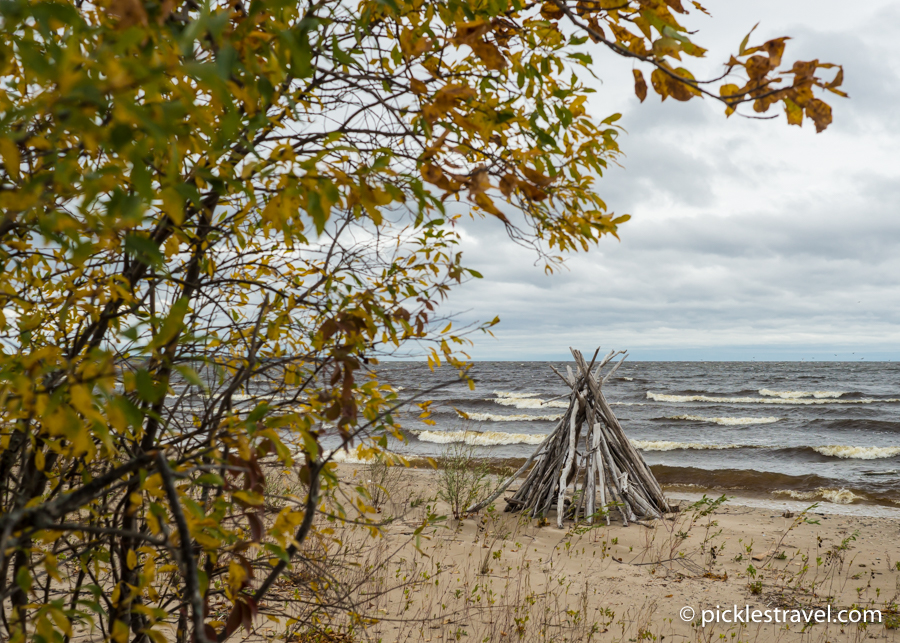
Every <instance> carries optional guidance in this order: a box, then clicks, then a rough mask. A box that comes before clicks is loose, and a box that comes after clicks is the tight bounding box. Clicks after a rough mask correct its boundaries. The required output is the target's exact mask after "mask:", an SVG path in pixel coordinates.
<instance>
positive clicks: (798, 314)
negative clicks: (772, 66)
mask: <svg viewBox="0 0 900 643" xmlns="http://www.w3.org/2000/svg"><path fill="white" fill-rule="evenodd" d="M703 4H704V6H706V7H707V8H708V9H709V10H710V11H711V13H712V14H713V17H712V18H705V17H704V18H702V19H698V20H696V21H695V22H694V23H692V24H691V25H690V27H691V28H699V29H700V32H699V33H698V34H697V35H696V36H694V41H695V42H698V43H699V44H701V45H703V46H705V47H707V48H708V49H710V53H709V54H708V59H707V61H706V62H704V63H703V64H704V65H706V70H707V71H708V72H709V76H712V75H714V74H715V72H716V70H717V69H721V66H720V65H721V62H722V61H724V60H727V56H728V54H729V53H732V52H736V50H737V46H738V44H739V43H740V41H741V40H742V38H743V37H744V35H745V34H746V33H747V31H749V29H750V28H751V27H752V26H753V25H754V24H755V23H756V22H760V25H759V27H758V28H757V30H756V32H755V33H754V37H753V38H752V39H751V44H752V43H753V42H757V43H759V42H762V41H763V40H765V39H768V38H771V37H777V36H782V35H789V36H792V38H793V39H792V40H791V41H789V42H788V47H787V50H786V53H785V60H786V61H787V60H796V59H800V60H809V59H812V58H818V59H820V60H823V61H829V62H836V63H841V64H843V65H844V70H845V83H844V89H845V90H846V91H847V92H848V93H849V94H850V96H851V98H850V99H849V100H846V99H841V98H839V97H837V96H833V95H831V97H830V98H826V100H828V102H829V103H830V104H831V105H832V107H833V109H834V123H833V124H832V125H831V127H829V129H828V130H827V131H826V132H824V133H822V134H816V133H815V129H814V128H813V127H812V124H811V123H809V122H806V123H804V126H803V127H802V128H797V127H788V125H787V123H786V121H785V120H784V117H783V116H780V117H779V118H778V119H777V120H774V121H758V120H749V119H739V118H736V117H732V118H731V119H727V120H726V118H725V116H724V114H723V108H722V106H721V105H719V104H714V103H713V102H711V101H699V100H694V101H691V102H689V103H686V104H685V103H677V102H675V101H673V100H667V101H666V102H665V103H662V104H661V103H660V100H659V98H658V97H657V96H655V95H653V94H652V92H651V94H650V95H649V96H648V98H647V100H646V102H644V103H643V104H640V103H638V101H637V99H636V98H635V97H634V95H633V90H632V87H633V80H632V75H631V68H632V67H631V63H630V62H629V61H625V60H621V59H616V58H614V57H612V56H609V55H597V56H595V63H598V64H597V66H596V67H597V70H598V72H597V74H598V76H599V77H600V80H601V81H602V85H600V84H598V90H599V91H598V93H597V95H596V96H597V100H595V101H594V103H593V105H592V106H591V109H592V110H593V111H594V114H595V115H596V116H597V117H598V118H601V119H602V118H604V117H605V116H607V115H608V114H610V113H613V112H621V113H622V114H623V118H622V120H621V121H620V122H621V123H622V124H623V126H624V128H625V129H626V130H627V134H624V135H623V136H622V137H621V139H620V145H621V146H622V148H623V150H624V152H625V154H626V157H625V158H624V159H623V165H624V167H622V168H614V169H612V170H611V171H609V172H608V173H607V175H606V176H605V177H604V178H603V179H602V181H601V182H600V184H599V185H600V192H601V195H602V196H603V198H604V199H605V200H606V202H607V204H608V205H609V206H610V208H611V209H612V210H614V211H615V212H616V213H629V214H631V215H632V216H633V219H632V220H631V221H630V222H628V223H627V224H625V225H624V226H623V227H622V228H621V233H620V236H621V242H617V241H616V240H615V239H614V238H610V239H608V240H604V241H603V242H602V243H601V245H600V247H599V248H596V249H595V250H594V251H592V252H591V253H589V254H586V255H585V254H580V255H575V256H571V257H570V258H569V259H568V262H567V269H566V270H563V271H562V272H560V273H557V274H555V275H552V276H547V275H545V274H544V272H543V269H542V267H541V266H540V265H537V266H536V265H534V264H535V256H534V254H533V252H532V251H529V250H527V249H523V248H521V247H518V246H516V245H515V244H513V243H512V242H510V241H508V240H507V239H505V237H504V232H503V230H502V229H501V228H500V227H499V226H497V225H496V224H494V223H493V222H467V223H465V224H463V226H462V227H463V235H464V239H465V244H464V251H465V253H466V254H465V256H466V258H467V261H468V264H469V265H470V266H472V267H474V268H476V269H477V270H479V271H480V272H482V273H483V274H484V277H485V278H484V279H483V280H477V281H475V282H472V283H470V284H467V285H465V286H464V287H463V288H461V289H459V291H458V292H457V293H456V295H455V296H454V297H453V299H452V300H451V301H450V308H451V309H453V310H454V311H457V312H458V313H459V316H460V318H461V319H463V320H476V319H480V320H485V319H491V318H492V317H493V316H494V315H499V316H500V318H501V324H500V326H498V327H497V328H496V333H495V335H496V338H495V339H491V338H486V337H484V338H481V337H476V338H475V342H476V343H475V346H474V348H473V350H471V355H472V357H473V358H475V359H516V360H529V359H533V360H540V359H556V358H560V357H564V356H565V355H567V353H568V351H567V347H568V346H570V345H571V346H577V347H580V348H581V349H582V350H584V351H588V350H590V349H591V348H592V347H596V346H597V345H598V344H599V345H602V346H603V347H604V348H605V349H609V348H613V347H615V348H628V349H630V351H631V354H632V358H634V359H707V360H732V359H736V360H744V359H746V360H750V359H757V360H771V359H784V360H800V359H816V360H826V359H830V360H836V359H841V360H854V361H856V360H860V359H863V358H864V359H867V360H876V359H881V360H888V359H891V360H897V359H900V217H898V214H900V127H898V123H897V120H898V116H900V62H898V61H900V57H898V56H897V55H896V50H895V47H896V43H897V42H898V40H900V3H897V2H896V1H875V0H870V1H869V2H866V3H858V4H852V5H848V4H847V3H846V2H841V3H838V2H835V1H832V0H791V1H789V2H784V1H783V0H779V1H777V2H776V1H766V2H762V1H760V0H753V1H752V2H751V1H749V0H716V1H715V2H712V1H710V2H706V1H704V3H703ZM600 53H601V52H598V54H600ZM695 69H697V68H696V67H695ZM700 70H701V71H702V70H703V69H702V67H701V68H700ZM647 73H648V71H647V70H645V75H646V74H647ZM697 75H698V76H699V74H697Z"/></svg>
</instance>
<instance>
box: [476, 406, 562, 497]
mask: <svg viewBox="0 0 900 643" xmlns="http://www.w3.org/2000/svg"><path fill="white" fill-rule="evenodd" d="M563 420H565V418H563ZM561 425H562V420H561V421H560V423H559V424H557V425H556V428H555V429H553V431H551V432H550V435H548V436H547V437H546V438H544V440H543V442H541V444H540V445H539V446H538V448H537V449H535V450H534V453H532V454H531V455H530V456H528V458H527V459H526V460H525V463H524V464H523V465H522V466H521V467H519V470H518V471H516V472H515V473H514V474H512V475H511V476H510V477H509V478H507V480H506V482H504V483H503V484H501V485H500V486H499V487H497V490H496V491H495V492H494V493H492V494H491V495H490V496H488V497H487V498H486V499H484V500H482V501H481V502H477V503H475V504H474V505H472V506H471V507H469V508H468V509H466V513H468V514H471V513H475V512H476V511H481V510H482V509H484V508H485V507H487V506H488V505H489V504H491V503H492V502H494V500H496V499H497V498H499V497H500V494H502V493H503V492H504V491H506V489H507V488H508V487H509V485H511V484H512V483H513V480H516V479H517V478H518V477H519V476H520V475H522V473H523V472H524V471H525V470H526V469H527V468H528V467H529V466H530V465H531V463H532V462H534V459H535V458H536V457H537V455H538V454H539V453H540V452H541V450H542V449H543V448H544V445H546V444H548V443H549V442H550V438H552V437H553V436H554V435H555V434H556V431H557V430H558V429H559V427H560V426H561Z"/></svg>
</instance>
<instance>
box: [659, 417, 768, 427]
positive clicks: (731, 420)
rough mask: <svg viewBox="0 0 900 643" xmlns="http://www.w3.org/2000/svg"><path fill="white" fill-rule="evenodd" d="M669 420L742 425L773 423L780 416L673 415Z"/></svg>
mask: <svg viewBox="0 0 900 643" xmlns="http://www.w3.org/2000/svg"><path fill="white" fill-rule="evenodd" d="M667 419H669V420H686V421H689V422H711V423H713V424H721V425H723V426H742V425H745V424H772V423H773V422H777V421H778V420H779V419H780V418H776V417H764V418H729V417H721V418H708V417H701V416H699V415H673V416H672V417H669V418H667Z"/></svg>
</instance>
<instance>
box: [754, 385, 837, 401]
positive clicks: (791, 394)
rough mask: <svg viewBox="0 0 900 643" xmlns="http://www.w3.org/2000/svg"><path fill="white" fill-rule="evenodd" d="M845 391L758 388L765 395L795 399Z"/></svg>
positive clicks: (818, 397) (824, 395)
mask: <svg viewBox="0 0 900 643" xmlns="http://www.w3.org/2000/svg"><path fill="white" fill-rule="evenodd" d="M844 393H845V391H772V390H770V389H767V388H763V389H760V390H759V394H760V395H764V396H766V397H780V398H782V399H785V400H796V399H800V398H804V397H814V398H816V399H825V398H835V397H840V396H841V395H843V394H844Z"/></svg>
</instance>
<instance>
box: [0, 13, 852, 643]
mask: <svg viewBox="0 0 900 643" xmlns="http://www.w3.org/2000/svg"><path fill="white" fill-rule="evenodd" d="M694 4H695V6H697V8H698V10H699V9H700V8H699V5H696V3H694ZM683 13H686V10H685V9H684V8H683V7H682V6H681V5H680V4H679V2H678V0H674V1H670V2H668V3H663V2H659V1H653V0H642V1H640V2H637V1H636V0H635V1H633V0H623V1H622V2H616V3H615V4H613V3H611V2H607V1H606V0H599V1H596V2H584V1H583V2H578V3H577V4H576V5H570V4H567V3H563V2H559V3H555V2H554V3H546V4H544V5H543V6H542V7H536V6H531V5H528V6H526V5H523V4H520V3H519V2H518V0H488V1H487V2H480V1H479V2H476V1H474V0H443V1H440V2H428V3H426V2H422V1H421V0H363V1H362V2H360V3H359V4H358V5H354V4H347V3H340V2H334V1H332V0H316V1H313V2H308V3H299V4H298V3H296V2H285V1H284V0H249V1H246V0H231V1H229V2H213V1H207V2H202V3H200V2H197V1H196V0H161V1H158V2H157V1H155V0H147V1H146V2H145V1H143V0H105V1H101V2H99V3H87V2H83V0H36V1H31V0H6V1H5V2H3V3H0V21H2V31H0V71H2V80H0V161H2V167H0V210H2V218H0V265H2V279H0V342H2V353H0V400H2V404H0V408H2V411H0V412H2V421H0V505H2V508H0V512H2V513H0V598H2V604H0V605H2V612H3V613H2V617H3V618H2V621H3V623H4V627H5V628H6V629H7V632H6V634H7V636H8V637H9V638H10V639H11V640H13V641H23V640H26V639H33V640H40V641H51V640H52V641H68V640H69V639H70V638H71V637H72V636H76V635H78V633H80V632H84V631H86V630H88V629H92V628H93V629H96V630H99V631H100V632H101V634H102V635H103V636H104V637H108V638H110V639H112V640H114V641H117V642H122V641H126V640H134V641H145V640H148V639H150V640H152V641H153V642H154V643H162V641H164V640H167V639H166V635H165V634H164V632H165V631H166V628H167V627H169V626H170V625H172V624H173V623H174V624H176V625H177V638H178V640H179V641H185V640H187V639H188V637H189V636H193V637H194V638H195V639H196V640H198V641H203V640H205V639H208V640H213V639H215V640H218V641H224V640H226V639H228V638H229V637H231V636H232V635H233V634H234V633H235V632H237V631H238V629H240V628H241V627H245V628H250V627H251V626H252V622H253V619H254V617H255V616H256V615H257V612H258V610H259V603H260V601H261V600H262V599H263V598H264V597H265V596H266V595H267V592H268V591H269V589H270V588H271V587H272V584H273V583H274V582H275V580H276V579H277V578H278V577H279V576H280V575H281V574H282V573H283V572H284V571H285V570H286V569H287V568H288V566H289V564H290V561H291V560H292V558H293V557H294V556H302V555H303V553H302V551H303V545H304V542H305V541H306V540H307V539H308V538H312V537H315V538H316V539H317V542H319V543H320V544H321V543H327V542H328V541H329V538H331V537H332V536H331V535H330V531H329V528H328V526H327V525H328V522H327V521H328V520H331V521H334V520H340V521H344V520H349V519H351V518H352V519H353V521H355V522H350V523H348V524H354V525H357V524H358V525H359V526H360V528H362V529H371V530H375V531H377V524H376V523H373V522H371V520H372V518H371V512H368V511H367V509H368V508H369V507H368V505H367V504H366V501H365V498H364V497H362V496H354V497H351V498H350V500H348V501H346V502H344V503H343V504H341V503H339V502H337V500H336V496H335V493H334V492H335V490H336V489H337V488H338V484H339V483H338V480H337V477H336V475H335V471H334V465H333V464H332V463H331V458H332V454H329V453H326V452H324V451H323V449H322V444H321V438H322V436H323V433H324V432H325V431H326V430H328V431H332V430H333V431H334V432H336V434H337V435H338V437H339V438H340V440H341V443H342V444H343V445H345V446H349V445H351V444H353V445H355V444H360V443H361V444H362V445H363V446H362V448H363V450H364V452H365V453H364V455H365V454H372V453H374V452H377V451H380V450H382V449H383V448H384V447H385V446H386V444H387V442H386V440H387V436H388V435H391V434H394V435H397V434H398V425H397V424H396V422H395V420H394V418H393V417H392V414H391V413H392V410H393V409H394V408H395V406H396V404H397V396H396V392H395V391H393V390H392V389H391V388H390V387H389V386H386V385H383V384H381V383H380V382H378V380H377V378H376V377H375V376H374V374H372V373H371V372H369V367H370V366H371V365H373V364H376V363H377V359H378V358H379V356H382V355H384V354H389V353H392V352H396V351H398V350H401V349H402V348H403V347H404V346H406V345H407V344H408V343H409V342H421V343H422V345H423V346H424V347H425V349H426V350H427V353H428V359H429V362H430V363H431V364H432V365H440V364H441V363H442V362H449V363H450V364H451V365H452V366H453V367H455V368H456V369H458V370H459V371H460V372H463V373H464V370H465V364H464V362H463V358H464V357H465V355H464V353H460V352H459V351H460V350H461V349H463V348H464V347H465V342H466V341H467V340H466V339H465V333H463V332H458V331H456V330H453V328H452V324H450V325H448V324H446V320H440V319H439V318H438V315H437V312H436V311H437V307H438V306H439V304H440V302H441V301H442V300H443V299H444V298H445V297H446V295H447V293H448V291H449V289H450V288H451V287H452V286H453V285H454V284H458V283H460V282H462V281H463V280H466V279H470V278H478V277H480V275H478V274H477V273H476V272H475V271H472V270H469V269H467V268H465V267H464V265H463V264H462V262H461V256H460V253H459V252H458V250H457V248H456V246H457V243H458V236H457V233H456V232H455V229H454V224H455V222H456V220H457V219H458V217H459V216H460V215H459V214H458V210H456V211H454V210H450V209H449V208H448V207H447V203H448V201H449V202H451V203H452V202H455V201H456V200H465V201H466V202H467V203H468V205H469V206H470V211H471V213H472V215H473V216H488V217H493V218H496V219H498V220H499V221H500V222H501V224H502V225H504V226H505V227H506V229H507V230H508V232H509V234H510V235H511V236H512V237H513V238H514V239H517V240H519V241H521V242H523V243H531V244H534V245H535V246H536V247H538V248H539V250H540V251H541V252H542V253H543V254H542V256H543V257H544V258H545V260H546V265H547V268H548V269H551V270H552V268H553V266H554V265H555V262H556V261H558V258H557V257H555V256H551V255H550V254H549V253H550V252H560V253H562V252H566V251H569V250H578V249H587V248H589V247H590V246H591V245H592V244H593V243H595V242H596V241H598V240H599V239H600V238H601V237H602V236H603V235H606V234H613V235H615V234H616V233H617V229H618V226H619V225H620V224H621V223H623V222H624V221H625V220H627V218H628V217H627V215H623V216H615V215H614V214H612V213H611V212H609V211H608V210H607V207H606V205H605V203H604V202H603V201H602V199H601V198H600V196H599V195H598V194H597V192H596V189H595V182H596V180H597V179H598V177H600V176H601V175H602V173H603V170H604V168H605V167H606V166H607V164H608V163H609V162H611V161H613V160H614V159H615V158H616V157H617V155H618V154H619V147H618V129H617V127H616V125H615V123H616V120H617V119H618V115H611V116H609V117H608V118H606V119H602V120H600V119H595V118H593V117H592V116H591V115H590V114H589V113H588V110H587V99H588V95H589V93H590V89H589V88H587V87H586V86H585V85H584V84H583V83H582V82H581V80H580V76H579V74H582V73H586V72H589V71H590V68H591V65H592V64H593V62H592V58H591V56H592V55H593V53H594V52H593V49H594V43H600V44H603V45H605V46H606V47H607V48H608V49H610V50H612V51H613V52H614V53H616V54H618V55H621V56H626V57H631V58H635V59H637V60H639V61H641V62H643V63H645V64H647V65H650V66H652V67H653V72H652V74H651V85H652V86H653V88H654V90H655V91H657V92H658V93H659V94H660V95H661V96H662V97H663V98H665V97H667V96H672V97H673V98H675V99H677V100H687V99H689V98H691V97H693V96H695V95H702V94H707V95H708V94H710V93H711V92H710V91H709V90H707V89H705V87H706V85H705V84H701V83H700V82H698V81H696V80H694V79H693V76H691V74H690V72H688V71H686V70H685V69H683V68H681V67H674V66H673V63H672V61H673V60H680V57H681V55H682V54H684V55H686V56H698V55H701V54H702V52H703V50H702V49H701V48H700V47H698V46H696V45H694V44H693V43H692V42H691V41H690V40H689V39H688V36H687V33H686V32H685V30H684V29H683V28H682V27H680V26H679V24H678V23H677V22H676V21H675V17H674V16H675V15H676V14H683ZM607 31H608V32H609V33H610V34H611V35H607ZM591 41H593V42H591ZM783 49H784V39H780V40H777V41H770V42H768V43H764V44H763V45H762V46H760V47H751V48H747V47H746V46H745V44H742V45H741V48H740V50H739V52H738V56H737V57H736V58H733V59H732V60H731V61H729V63H728V65H729V66H728V68H727V69H728V72H729V74H731V75H734V74H736V73H737V72H741V73H743V74H745V75H746V76H747V79H746V80H743V81H741V83H742V84H735V83H727V84H724V85H722V87H721V90H720V93H719V94H718V95H714V98H716V99H717V100H721V101H722V102H723V103H724V104H725V105H726V107H727V110H728V111H729V113H731V112H732V111H734V110H735V109H737V107H738V106H739V105H741V104H742V103H745V102H752V104H753V108H754V109H755V110H756V111H758V112H765V111H767V110H768V109H769V107H770V106H771V105H773V104H774V103H775V102H781V103H782V104H783V105H784V106H785V109H786V111H787V115H788V120H789V122H791V123H794V124H799V123H800V122H801V121H802V117H803V115H805V116H806V117H808V118H810V119H812V120H813V121H814V122H815V124H816V127H817V129H819V130H821V129H824V127H825V126H827V124H828V122H829V121H830V118H831V116H830V108H829V107H828V106H827V105H826V104H825V103H824V102H822V101H821V100H820V99H818V98H815V97H814V96H813V88H815V87H819V88H823V89H826V90H830V91H832V92H835V93H840V90H839V89H837V88H838V86H839V85H840V80H841V74H840V71H839V72H838V75H837V77H836V78H835V79H833V80H832V81H830V82H828V83H826V82H825V81H823V80H820V79H819V78H818V77H817V76H816V73H817V72H818V70H820V69H822V68H828V67H829V66H828V65H823V64H820V63H818V62H817V61H812V62H808V63H796V64H795V65H794V66H793V67H792V68H791V69H790V70H788V71H786V72H779V71H778V69H780V63H781V58H782V52H783ZM635 78H636V91H637V93H638V95H639V97H641V98H642V99H643V97H644V96H645V94H646V92H647V85H646V82H645V81H644V80H643V77H642V75H641V73H640V72H639V70H636V72H635ZM789 78H792V79H793V81H792V84H790V85H788V86H785V87H784V88H781V89H779V88H778V87H780V85H779V83H780V82H783V81H785V79H789ZM454 212H457V213H454ZM495 321H496V320H495ZM492 323H494V322H490V323H488V324H485V325H484V326H482V327H481V329H482V330H485V331H486V330H488V328H489V327H490V326H491V325H492ZM439 329H440V330H439ZM273 468H274V470H276V471H280V470H284V469H285V468H287V469H288V470H291V471H293V472H295V474H296V475H297V476H298V477H299V479H300V480H301V481H302V483H303V485H304V489H305V492H304V495H303V497H298V498H296V499H295V501H294V502H291V503H289V504H287V505H286V506H284V507H283V508H281V509H279V510H278V511H277V513H276V514H274V515H271V514H270V513H267V511H268V510H267V509H266V503H265V497H264V496H265V490H266V476H267V475H268V474H267V472H268V471H270V470H272V469H273ZM325 503H330V504H329V505H328V506H329V511H328V512H327V515H326V514H322V516H320V518H321V520H319V521H317V520H314V518H315V516H316V515H317V511H318V510H320V509H321V508H322V507H324V506H325ZM326 518H327V520H326ZM323 546H324V545H323ZM310 587H311V588H312V589H311V590H310V592H311V596H312V598H310V599H309V600H311V601H314V600H315V596H316V595H317V594H316V590H315V588H314V587H313V586H312V584H311V585H310ZM223 598H224V599H225V600H226V601H227V603H228V606H229V607H228V611H227V615H226V616H225V617H224V618H223V619H222V620H212V619H211V618H209V604H210V600H212V599H216V600H218V599H223ZM337 607H346V606H334V605H330V608H334V609H337ZM349 618H350V620H351V622H355V623H359V624H363V622H364V620H363V619H362V618H361V617H358V615H357V616H354V614H353V612H352V610H350V616H349ZM354 618H356V621H353V619H354ZM189 621H191V622H192V624H190V625H189ZM191 633H192V634H191Z"/></svg>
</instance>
